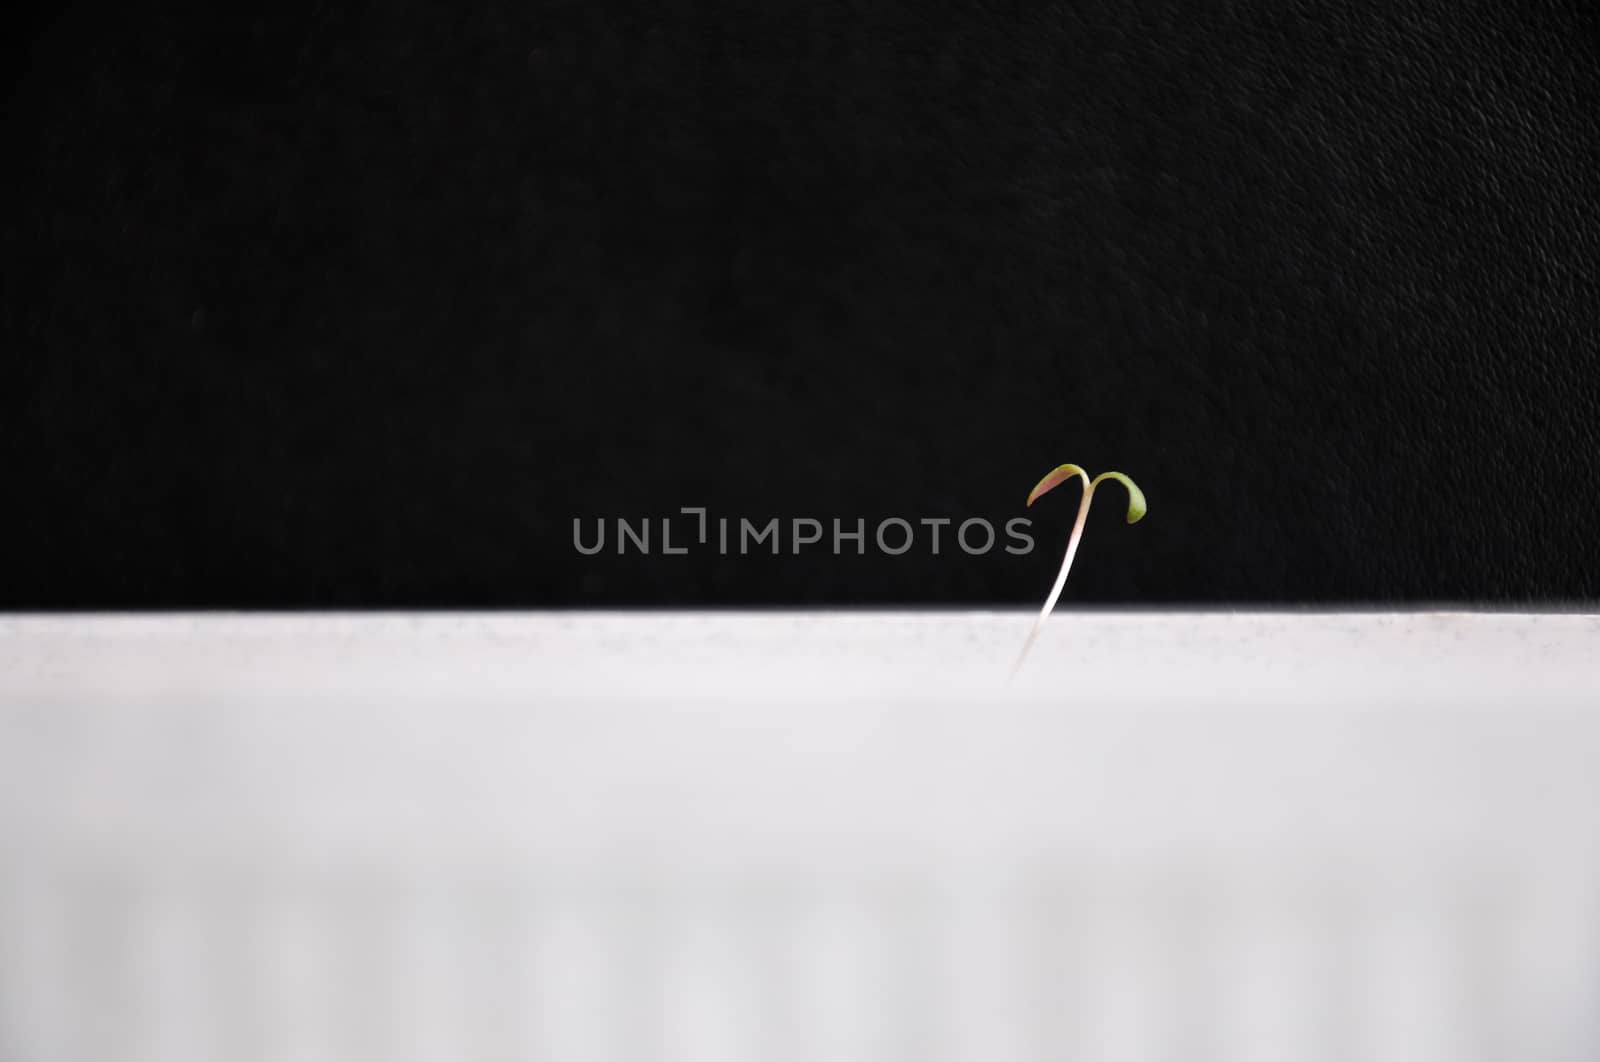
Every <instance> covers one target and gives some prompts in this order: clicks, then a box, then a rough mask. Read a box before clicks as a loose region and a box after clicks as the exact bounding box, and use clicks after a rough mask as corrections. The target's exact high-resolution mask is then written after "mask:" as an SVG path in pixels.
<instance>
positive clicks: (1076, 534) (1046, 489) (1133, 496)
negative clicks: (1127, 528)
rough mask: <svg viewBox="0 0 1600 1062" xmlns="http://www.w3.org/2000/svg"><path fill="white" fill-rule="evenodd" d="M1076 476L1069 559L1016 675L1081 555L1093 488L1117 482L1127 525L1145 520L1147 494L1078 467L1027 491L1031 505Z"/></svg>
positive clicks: (1115, 475) (1121, 479)
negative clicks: (1078, 486)
mask: <svg viewBox="0 0 1600 1062" xmlns="http://www.w3.org/2000/svg"><path fill="white" fill-rule="evenodd" d="M1073 476H1077V477H1078V479H1080V480H1081V481H1082V482H1083V500H1082V501H1081V502H1079V503H1078V522H1077V523H1075V524H1073V525H1072V537H1071V538H1070V539H1068V540H1067V557H1066V559H1065V560H1063V561H1062V562H1061V571H1060V572H1059V573H1058V574H1057V575H1056V585H1054V586H1052V587H1051V588H1050V596H1049V597H1047V598H1045V599H1044V609H1043V610H1042V611H1041V612H1040V613H1039V618H1038V619H1036V620H1034V621H1033V629H1032V630H1031V631H1029V632H1028V640H1027V641H1025V642H1023V643H1022V652H1020V653H1018V654H1017V662H1016V663H1015V664H1013V665H1011V673H1012V674H1013V675H1015V674H1016V673H1017V669H1018V668H1020V667H1021V666H1022V662H1023V661H1024V660H1025V659H1027V657H1028V650H1029V649H1032V648H1033V642H1034V639H1035V638H1038V637H1039V629H1040V628H1041V627H1043V626H1044V621H1045V619H1046V618H1048V617H1049V615H1050V611H1051V609H1053V608H1055V607H1056V601H1057V600H1058V599H1059V598H1060V597H1061V588H1062V587H1064V586H1066V585H1067V572H1069V571H1071V570H1072V558H1073V557H1075V556H1077V555H1078V542H1079V541H1080V540H1081V539H1082V538H1083V525H1084V523H1085V522H1087V521H1088V519H1089V503H1090V502H1092V501H1094V489H1095V488H1096V487H1098V486H1099V485H1100V482H1101V481H1102V480H1107V479H1114V480H1116V481H1117V482H1118V483H1121V484H1122V485H1123V486H1124V487H1126V488H1128V523H1130V524H1136V523H1138V522H1139V521H1140V520H1143V519H1144V514H1145V512H1146V511H1147V509H1148V506H1146V505H1145V501H1144V491H1142V490H1140V489H1139V488H1138V486H1137V485H1136V484H1135V483H1134V482H1133V480H1131V479H1129V478H1128V477H1127V476H1125V475H1123V474H1122V473H1121V472H1102V473H1100V474H1099V475H1098V476H1096V477H1094V479H1090V478H1089V473H1087V472H1085V471H1084V470H1083V469H1081V468H1079V467H1078V466H1077V465H1061V466H1060V467H1058V468H1056V469H1054V470H1052V471H1051V472H1050V474H1049V475H1047V476H1045V477H1044V478H1043V479H1041V480H1040V481H1039V485H1038V486H1036V487H1034V488H1033V490H1031V491H1029V492H1028V505H1029V506H1032V505H1033V503H1034V502H1035V501H1037V500H1038V499H1040V498H1042V497H1043V496H1044V495H1046V494H1048V493H1050V492H1051V491H1052V490H1054V489H1055V488H1057V487H1059V486H1060V485H1061V484H1063V483H1065V482H1066V481H1067V480H1069V479H1071V478H1072V477H1073Z"/></svg>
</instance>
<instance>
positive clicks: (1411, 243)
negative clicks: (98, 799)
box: [0, 0, 1600, 608]
mask: <svg viewBox="0 0 1600 1062" xmlns="http://www.w3.org/2000/svg"><path fill="white" fill-rule="evenodd" d="M461 6H462V5H456V4H447V3H439V4H432V5H429V4H416V3H400V4H387V5H383V4H373V5H367V6H352V5H334V4H323V5H319V6H316V7H314V8H313V7H306V8H302V9H299V10H294V9H286V8H284V7H281V6H279V5H265V4H263V5H259V6H258V7H257V9H256V10H253V11H251V10H246V9H245V8H241V7H238V6H235V5H229V4H206V5H201V4H196V5H193V6H192V8H191V9H189V10H179V9H176V8H172V7H160V8H155V7H148V8H145V9H141V10H135V9H129V8H116V9H107V10H103V11H102V10H98V9H97V10H93V11H91V10H88V9H83V8H73V7H71V6H69V7H67V8H64V9H61V10H59V11H55V12H52V13H51V14H49V15H48V16H46V17H43V18H42V20H41V21H39V23H38V24H37V25H36V26H33V27H31V28H30V29H28V30H27V31H25V32H20V33H19V34H18V35H17V36H15V37H14V38H13V40H12V41H11V47H12V50H13V53H14V54H13V57H12V62H11V63H10V65H9V66H8V74H7V77H8V86H9V89H10V93H11V96H10V104H11V106H10V108H9V110H8V122H9V130H8V134H7V140H8V142H9V144H10V150H9V151H8V152H7V154H8V156H9V158H8V159H7V160H6V162H5V163H4V165H5V173H6V180H7V182H8V189H7V190H8V193H9V197H8V200H7V202H8V204H9V206H10V209H9V210H8V211H7V212H6V216H5V218H4V222H3V225H4V229H3V233H4V241H5V244H4V256H3V259H4V277H3V279H4V317H3V320H0V327H3V329H4V370H3V372H4V378H3V382H4V392H3V397H0V404H3V413H4V417H3V423H0V433H3V434H0V440H3V444H0V445H3V447H4V450H3V453H4V460H5V467H4V474H5V492H4V497H5V500H6V506H5V508H6V509H7V513H6V515H5V516H4V517H3V522H0V526H3V531H0V535H3V537H4V552H3V554H0V556H3V560H0V607H12V608H16V607H113V606H176V605H185V606H193V605H205V606H240V605H251V606H299V605H326V606H335V605H339V606H343V605H374V606H381V605H441V606H442V605H553V604H585V603H589V604H622V603H655V604H709V603H725V604H734V603H757V602H766V603H795V604H800V603H816V602H833V603H851V602H861V603H887V602H929V603H934V602H942V603H958V602H967V603H973V602H1015V603H1019V604H1020V603H1036V602H1037V601H1038V599H1039V598H1040V597H1041V596H1042V595H1043V593H1044V590H1045V588H1046V587H1047V586H1048V583H1049V580H1050V578H1051V576H1052V575H1053V573H1054V570H1055V566H1056V564H1057V563H1058V560H1059V549H1060V542H1061V540H1062V539H1063V538H1064V536H1065V532H1066V529H1067V527H1068V526H1069V524H1070V522H1071V514H1072V509H1073V506H1074V503H1075V491H1072V490H1070V489H1069V490H1068V491H1065V492H1063V493H1064V494H1065V495H1070V496H1064V497H1056V496H1052V497H1051V498H1050V499H1048V503H1047V504H1043V505H1041V506H1040V511H1039V512H1037V513H1035V514H1034V515H1035V516H1036V520H1037V523H1036V525H1035V528H1036V533H1037V534H1038V535H1039V536H1040V545H1041V548H1040V549H1039V550H1038V551H1037V552H1036V553H1034V554H1032V555H1030V556H1027V557H1009V556H1005V555H1003V554H1002V555H990V556H985V557H966V556H964V555H961V554H959V553H956V554H953V555H952V554H951V553H949V552H948V550H947V551H946V552H945V553H943V554H941V555H940V556H938V557H935V556H932V555H931V554H930V553H929V552H927V551H926V550H925V549H916V550H913V552H911V553H908V554H906V555H905V556H903V557H898V558H888V557H884V556H882V555H878V554H877V553H876V551H875V550H871V551H869V555H868V556H866V557H861V558H857V557H853V556H846V557H841V558H836V557H833V556H831V555H829V554H828V552H827V551H826V550H822V551H811V552H808V553H802V554H801V555H799V556H792V555H785V556H782V557H777V558H774V557H770V556H761V557H743V558H741V557H730V558H722V557H718V556H716V555H715V553H714V552H705V551H702V552H697V553H693V554H691V555H689V556H686V557H661V556H650V557H638V556H624V557H618V556H616V555H615V554H608V555H604V556H598V557H594V558H583V557H580V556H578V555H577V553H576V551H575V550H574V549H573V546H572V520H573V518H574V517H580V516H581V517H585V518H593V517H598V516H604V517H608V518H609V517H614V516H627V517H634V518H637V517H640V516H661V515H667V514H670V513H673V512H675V511H676V509H677V507H678V506H680V505H706V506H709V507H710V508H711V510H712V514H713V515H714V516H715V515H718V514H722V515H730V516H748V517H751V518H752V519H754V518H757V517H760V518H763V519H764V518H765V517H766V516H769V515H775V516H782V517H785V518H788V517H793V516H810V517H817V518H820V519H823V520H831V519H832V518H834V517H839V518H842V519H845V520H846V521H847V522H851V523H853V521H854V520H855V519H856V518H865V519H867V520H868V521H869V526H870V524H871V523H872V522H875V521H876V520H878V519H880V518H882V517H886V516H892V515H900V516H904V517H906V518H909V519H916V518H920V517H939V516H948V517H953V518H955V519H957V520H960V519H964V518H967V517H970V516H985V517H988V518H989V519H991V520H994V521H995V522H997V523H999V522H1002V521H1003V520H1005V519H1006V518H1008V517H1010V516H1014V515H1018V514H1020V513H1022V512H1023V511H1024V510H1023V509H1022V504H1021V502H1022V498H1023V496H1024V495H1025V494H1026V492H1027V489H1028V487H1030V486H1031V485H1032V483H1033V481H1034V480H1035V479H1036V478H1037V477H1038V476H1039V475H1040V474H1042V473H1043V472H1044V471H1045V470H1046V469H1048V468H1049V467H1050V466H1052V465H1054V464H1056V463H1058V462H1061V461H1067V460H1072V461H1077V462H1080V463H1083V464H1087V465H1089V466H1090V467H1091V468H1095V469H1098V468H1101V467H1117V468H1122V469H1123V470H1125V471H1127V472H1129V473H1131V474H1133V475H1134V476H1135V477H1136V478H1137V479H1138V480H1139V481H1140V482H1141V484H1142V485H1143V486H1144V488H1145V490H1146V492H1147V493H1148V495H1149V498H1150V503H1151V515H1150V518H1149V519H1148V520H1147V521H1146V522H1145V523H1143V524H1140V525H1139V526H1137V527H1135V528H1131V529H1129V528H1124V527H1122V526H1121V525H1120V522H1119V521H1118V520H1117V519H1116V517H1115V515H1114V514H1113V512H1112V511H1111V510H1114V509H1115V508H1116V507H1117V506H1116V505H1115V504H1112V505H1106V506H1104V509H1105V511H1099V510H1097V511H1096V514H1095V519H1094V520H1093V521H1091V527H1090V530H1089V535H1088V538H1087V540H1086V544H1085V547H1084V552H1083V554H1082V561H1081V568H1080V569H1079V572H1078V574H1077V575H1075V576H1074V581H1073V584H1072V586H1071V587H1069V592H1068V600H1069V601H1098V602H1119V603H1130V604H1152V605H1153V604H1163V603H1172V602H1193V603H1250V602H1318V603H1342V602H1360V601H1373V602H1394V601H1402V600H1408V601H1483V602H1498V603H1525V602H1530V601H1564V602H1581V601H1590V600H1593V599H1594V598H1596V597H1597V596H1600V561H1597V560H1596V559H1595V558H1596V550H1595V549H1594V548H1593V545H1592V543H1593V542H1594V540H1595V537H1596V529H1597V528H1600V496H1597V490H1600V462H1597V457H1596V446H1597V444H1600V376H1597V374H1596V370H1597V369H1600V267H1597V264H1600V223H1597V220H1596V212H1597V209H1600V161H1597V160H1600V10H1597V8H1596V6H1595V5H1594V4H1593V3H1591V2H1589V0H1573V2H1571V3H1567V4H1550V5H1517V4H1507V3H1482V4H1480V3H1461V2H1456V0H1440V2H1437V3H1422V2H1417V0H1403V2H1392V3H1384V4H1374V5H1370V8H1369V9H1368V10H1365V11H1361V12H1354V11H1351V10H1350V9H1349V8H1348V6H1346V5H1324V4H1308V3H1293V2H1285V0H1270V2H1268V0H1262V2H1258V3H1227V4H1208V3H1195V2H1193V0H1183V2H1169V3H1159V4H1156V3H1141V2H1137V0H1134V2H1121V0H1119V2H1107V3H1100V4H1060V3H1055V4H1021V3H1019V4H1000V3H993V2H991V3H987V4H972V3H966V4H952V5H944V4H927V3H923V2H894V3H839V2H829V0H806V2H804V3H791V2H782V0H750V2H744V3H725V2H715V0H708V2H702V3H684V2H672V0H662V2H655V3H649V4H639V5H637V6H636V7H633V8H632V9H631V10H630V9H624V8H623V7H622V6H620V5H615V4H606V3H595V2H589V0H585V2H577V3H563V4H537V3H534V4H508V3H503V2H499V0H491V2H490V3H488V4H486V5H477V10H476V11H475V12H473V13H470V14H464V13H462V12H460V11H459V10H458V8H460V7H461ZM468 6H472V5H468ZM1336 7H1337V8H1338V9H1339V10H1338V11H1335V10H1334V9H1335V8H1336Z"/></svg>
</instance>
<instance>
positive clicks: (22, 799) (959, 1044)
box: [0, 612, 1600, 1060]
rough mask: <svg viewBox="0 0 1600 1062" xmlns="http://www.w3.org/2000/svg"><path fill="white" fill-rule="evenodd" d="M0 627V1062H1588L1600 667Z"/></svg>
mask: <svg viewBox="0 0 1600 1062" xmlns="http://www.w3.org/2000/svg"><path fill="white" fill-rule="evenodd" d="M1030 622H1031V617H1030V616H1029V615H1028V614H1027V613H1026V612H1017V613H1009V614H970V613H918V614H902V613H838V614H820V613H789V614H785V613H769V614H718V613H705V614H585V613H568V614H554V615H517V614H503V615H489V616H467V615H455V616H452V615H443V616H427V617H422V616H408V615H383V616H360V617H357V616H273V617H240V616H227V615H223V616H209V617H192V616H165V617H143V618H126V617H123V618H119V617H80V618H65V617H15V618H8V619H0V1058H4V1059H8V1060H9V1059H46V1058H50V1059H56V1058H60V1059H65V1058H106V1057H119V1058H121V1057H151V1058H176V1059H184V1058H212V1057H230V1058H231V1057H240V1056H242V1057H258V1058H272V1059H280V1058H281V1059H299V1058H322V1057H326V1058H369V1057H370V1058H398V1057H416V1058H423V1057H427V1058H440V1059H447V1058H470V1057H529V1058H533V1057H537V1058H552V1059H564V1058H572V1059H588V1058H606V1057H611V1058H626V1059H647V1058H694V1059H716V1058H763V1059H764V1058H768V1057H790V1058H828V1059H834V1058H838V1059H845V1058H873V1059H877V1058H909V1059H923V1058H952V1059H955V1058H971V1059H985V1060H988V1059H1009V1058H1018V1059H1020V1058H1061V1057H1079V1058H1105V1059H1134V1058H1152V1059H1153V1058H1174V1059H1176V1058H1184V1059H1190V1058H1225V1059H1233V1058H1239V1059H1247V1058H1248V1059H1253V1058H1263V1059H1264V1058H1288V1057H1294V1058H1363V1059H1365V1058H1406V1059H1428V1058H1439V1059H1445V1058H1517V1059H1542V1058H1550V1059H1565V1058H1571V1059H1579V1058H1583V1059H1588V1058H1593V1057H1600V1036H1597V1032H1600V1020H1597V1017H1600V1007H1597V1001H1600V811H1597V810H1596V809H1597V808H1600V770H1597V767H1600V659H1597V657H1600V619H1597V618H1596V617H1592V616H1575V615H1574V616H1508V615H1500V616H1494V615H1467V614H1450V613H1438V614H1419V615H1361V614H1336V615H1248V614H1239V615H1233V614H1228V615H1214V614H1147V615H1139V614H1089V615H1085V614H1077V615H1073V614H1065V615H1057V616H1056V617H1054V618H1052V620H1051V622H1050V623H1049V624H1048V625H1047V627H1046V629H1045V632H1044V634H1043V635H1042V636H1041V639H1040V641H1039V644H1038V645H1037V646H1036V647H1035V649H1034V652H1033V655H1032V656H1031V657H1030V659H1029V661H1028V663H1027V665H1026V667H1025V669H1024V671H1023V673H1022V674H1021V675H1020V676H1019V677H1018V678H1017V680H1016V681H1015V682H1013V683H1011V684H1009V685H1008V684H1007V682H1006V673H1007V671H1008V669H1009V667H1010V664H1011V661H1012V659H1013V658H1014V655H1015V653H1016V649H1017V646H1018V644H1019V643H1020V640H1021V638H1022V637H1023V636H1024V635H1025V634H1026V631H1027V628H1028V625H1029V623H1030Z"/></svg>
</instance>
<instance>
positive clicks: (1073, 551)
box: [1011, 484, 1094, 677]
mask: <svg viewBox="0 0 1600 1062" xmlns="http://www.w3.org/2000/svg"><path fill="white" fill-rule="evenodd" d="M1093 500H1094V486H1093V484H1089V485H1086V486H1085V487H1084V489H1083V501H1081V502H1079V503H1078V522H1077V523H1075V524H1073V525H1072V537H1071V538H1070V539H1068V540H1067V556H1066V559H1065V560H1063V561H1062V562H1061V571H1059V572H1058V573H1056V584H1055V585H1054V586H1052V587H1051V588H1050V596H1049V597H1047V598H1045V599H1044V608H1043V609H1041V610H1040V611H1039V618H1038V619H1036V620H1034V621H1033V629H1032V630H1030V631H1029V632H1028V638H1027V640H1026V641H1024V642H1023V643H1022V652H1020V653H1018V654H1017V662H1016V663H1015V664H1012V665H1011V674H1012V676H1013V677H1015V676H1016V673H1017V670H1018V669H1019V668H1020V667H1022V662H1023V661H1024V660H1026V659H1027V658H1028V650H1030V649H1032V648H1033V643H1034V640H1035V639H1037V638H1038V637H1039V630H1040V628H1042V627H1043V626H1044V621H1045V620H1046V619H1047V618H1048V617H1049V615H1050V612H1051V610H1052V609H1054V608H1055V607H1056V602H1057V601H1058V600H1060V598H1061V590H1062V588H1063V587H1065V586H1066V585H1067V573H1068V572H1070V571H1071V570H1072V558H1074V557H1076V556H1077V555H1078V543H1079V541H1081V540H1082V538H1083V527H1084V524H1086V523H1087V522H1088V520H1089V503H1090V502H1091V501H1093Z"/></svg>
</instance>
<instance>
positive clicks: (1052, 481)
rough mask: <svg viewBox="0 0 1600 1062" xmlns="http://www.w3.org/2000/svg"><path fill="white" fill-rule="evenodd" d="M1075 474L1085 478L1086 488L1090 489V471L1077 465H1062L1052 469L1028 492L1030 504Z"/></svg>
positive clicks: (1084, 485)
mask: <svg viewBox="0 0 1600 1062" xmlns="http://www.w3.org/2000/svg"><path fill="white" fill-rule="evenodd" d="M1073 476H1077V477H1078V478H1079V479H1081V480H1083V489H1084V490H1088V489H1089V473H1087V472H1085V471H1084V470H1083V469H1081V468H1079V467H1078V466H1077V465H1060V466H1058V467H1057V468H1054V469H1051V471H1050V472H1049V474H1048V475H1046V476H1045V477H1044V478H1043V479H1041V480H1040V481H1039V485H1038V486H1036V487H1034V488H1033V489H1032V490H1030V491H1029V492H1028V504H1029V505H1032V504H1033V503H1034V502H1035V501H1036V500H1038V499H1039V498H1041V497H1043V496H1044V495H1046V494H1048V493H1049V492H1050V491H1052V490H1055V489H1056V488H1057V487H1059V486H1061V484H1063V483H1065V482H1066V481H1067V480H1069V479H1071V478H1072V477H1073Z"/></svg>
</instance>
